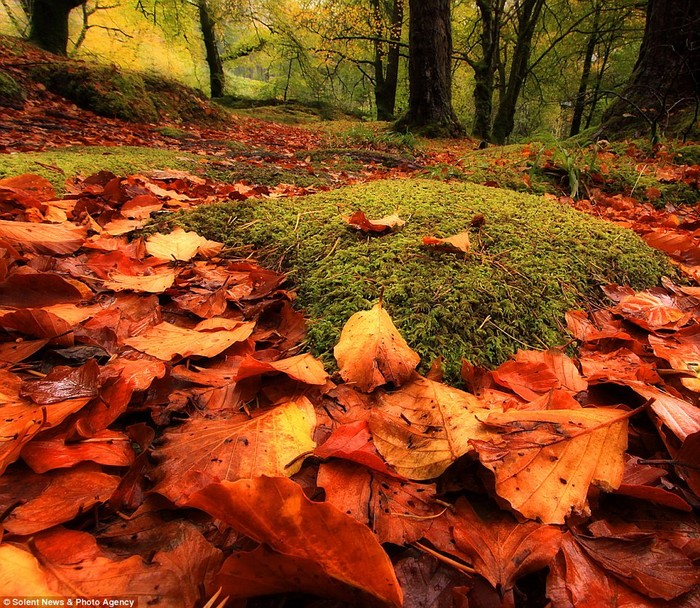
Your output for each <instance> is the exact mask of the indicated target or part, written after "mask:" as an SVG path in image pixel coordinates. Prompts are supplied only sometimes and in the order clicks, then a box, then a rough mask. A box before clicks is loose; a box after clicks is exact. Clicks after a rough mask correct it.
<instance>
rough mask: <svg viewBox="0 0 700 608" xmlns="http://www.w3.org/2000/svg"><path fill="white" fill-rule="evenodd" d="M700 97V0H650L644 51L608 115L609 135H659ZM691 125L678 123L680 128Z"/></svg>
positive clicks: (640, 51) (641, 51)
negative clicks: (662, 129) (661, 129)
mask: <svg viewBox="0 0 700 608" xmlns="http://www.w3.org/2000/svg"><path fill="white" fill-rule="evenodd" d="M699 102H700V2H698V0H648V4H647V18H646V26H645V29H644V38H643V39H642V46H641V48H640V49H639V57H638V59H637V63H636V65H635V67H634V71H633V72H632V77H631V79H630V82H629V84H628V85H627V86H626V87H625V89H624V91H623V92H622V94H621V95H620V96H619V97H618V98H617V99H616V100H615V102H613V103H612V104H611V105H610V107H609V108H608V109H607V110H606V111H605V113H604V115H603V123H604V124H603V128H602V130H601V131H602V133H605V135H606V136H607V137H614V136H616V135H622V136H626V135H630V134H631V133H633V131H635V130H636V131H637V132H639V133H641V132H645V133H651V137H652V139H655V138H656V136H657V135H658V132H657V131H658V128H659V127H662V128H663V127H664V126H666V124H667V123H668V122H672V121H673V118H674V115H677V113H678V111H679V110H683V109H685V108H687V107H695V106H696V104H698V103H699ZM685 126H687V125H678V128H679V130H681V129H683V128H684V127H685Z"/></svg>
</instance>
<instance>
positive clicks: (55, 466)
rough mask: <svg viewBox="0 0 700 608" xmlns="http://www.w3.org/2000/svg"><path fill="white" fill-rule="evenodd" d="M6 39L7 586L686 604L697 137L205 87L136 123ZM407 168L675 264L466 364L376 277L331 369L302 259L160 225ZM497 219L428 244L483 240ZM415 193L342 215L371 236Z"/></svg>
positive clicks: (407, 175)
mask: <svg viewBox="0 0 700 608" xmlns="http://www.w3.org/2000/svg"><path fill="white" fill-rule="evenodd" d="M17 48H18V47H17V46H16V44H15V45H14V46H13V45H5V46H0V76H2V75H3V74H5V75H10V76H11V78H12V80H13V81H14V82H15V83H16V84H17V85H18V87H19V89H21V95H17V94H15V96H14V97H13V98H12V99H9V96H8V94H5V103H8V104H9V105H6V106H5V107H3V108H2V113H1V114H0V328H1V329H0V413H1V414H2V416H0V419H2V421H1V422H0V473H1V475H0V535H1V536H0V539H1V541H2V542H0V596H6V597H29V596H31V597H42V596H43V597H66V598H75V597H81V596H82V597H87V598H100V599H101V598H105V597H114V598H122V599H123V598H128V597H129V596H133V595H138V596H139V597H140V598H141V599H142V600H143V601H144V602H147V603H149V604H150V603H154V604H156V605H159V606H178V607H179V606H182V607H189V606H202V605H204V604H205V603H206V602H207V600H208V599H209V598H212V597H213V596H214V595H215V594H216V593H217V591H218V590H219V589H221V590H222V594H221V595H220V596H219V597H218V599H217V600H214V601H212V602H211V603H210V604H209V605H210V606H215V605H218V603H219V602H220V601H221V600H222V598H223V597H225V596H229V597H232V598H234V599H233V600H230V601H229V605H233V606H249V607H256V606H265V607H267V606H281V605H293V606H340V605H348V604H349V605H354V606H370V605H384V606H400V605H403V606H407V607H417V606H436V607H437V606H439V607H441V608H448V607H452V606H455V607H457V606H461V607H465V606H483V607H491V606H494V607H496V606H546V605H552V606H554V607H555V608H558V607H560V606H562V607H563V606H577V607H579V606H596V607H606V606H651V607H655V608H656V607H661V606H679V607H681V606H682V607H685V606H688V607H690V606H697V605H698V602H700V569H699V568H698V566H699V565H700V519H699V518H698V508H700V467H698V462H700V409H698V408H699V406H700V203H699V202H698V189H699V188H700V145H699V144H698V143H680V142H666V143H665V144H664V145H660V146H655V147H651V146H648V145H647V144H646V143H645V142H639V141H637V142H624V143H619V142H597V143H595V144H583V143H582V144H576V143H572V142H564V143H560V142H555V141H541V142H529V143H526V144H517V145H511V146H505V147H487V148H486V149H483V150H481V149H479V145H478V144H479V142H476V141H472V140H469V139H465V140H461V141H457V142H455V141H424V140H418V139H416V138H414V137H412V136H410V135H398V134H393V133H391V132H390V131H389V130H388V129H387V125H386V124H379V123H363V122H360V121H350V120H342V121H323V120H321V119H320V117H316V115H315V114H314V113H313V112H312V111H310V110H309V111H308V112H307V110H305V109H303V108H300V107H298V106H297V107H294V108H293V109H290V111H289V112H288V114H289V116H287V117H284V118H285V119H284V121H282V119H280V118H279V117H280V115H281V114H284V112H285V109H284V108H282V109H280V108H276V109H264V108H263V109H256V110H255V114H256V116H258V118H253V117H251V116H250V115H248V114H249V113H246V112H243V113H238V114H236V113H228V112H227V111H225V110H222V109H217V108H213V107H212V106H209V105H208V104H207V103H206V102H204V101H201V100H200V101H196V100H195V101H192V100H189V101H188V104H189V107H190V110H189V111H190V112H192V113H194V114H195V115H196V114H197V111H196V108H199V111H200V112H201V113H202V116H203V120H200V121H199V122H197V121H194V120H188V119H187V120H186V119H183V118H182V117H179V118H172V117H171V118H163V120H161V121H159V122H158V123H157V124H155V123H141V122H133V121H128V122H127V121H125V120H122V119H119V118H106V117H104V116H100V115H98V114H95V113H93V112H91V111H89V110H86V109H83V108H80V107H78V105H76V104H75V103H73V102H71V101H69V100H68V99H66V98H65V97H64V96H61V95H58V94H56V93H53V92H51V91H50V90H49V89H48V88H47V86H46V85H43V84H38V83H37V82H36V80H35V76H33V75H32V73H31V70H32V69H33V67H34V66H36V65H37V64H38V63H42V62H45V60H46V59H45V57H43V55H42V54H41V53H38V52H37V51H32V50H30V49H29V48H28V47H22V49H21V52H19V51H17ZM2 82H3V81H2V79H1V78H0V85H2ZM2 94H3V92H2V90H0V96H2ZM172 95H173V96H180V95H183V93H182V91H180V90H177V91H175V92H173V93H172ZM198 104H199V105H198ZM183 105H184V103H183ZM193 108H194V109H193ZM300 114H305V115H304V116H301V117H300ZM262 116H268V117H273V116H274V117H275V118H276V120H275V122H271V121H268V120H261V119H260V118H259V117H262ZM295 123H296V124H295ZM413 178H425V179H430V180H434V181H436V182H439V183H441V184H442V183H447V184H453V183H463V182H467V183H473V184H477V185H480V186H486V187H488V188H492V189H494V191H495V190H499V191H500V192H501V194H502V193H503V191H515V192H518V193H530V194H534V195H538V196H540V197H541V200H543V201H548V202H549V203H556V204H558V205H561V206H566V207H572V208H574V209H576V210H578V211H582V212H584V213H586V214H588V215H593V216H595V217H597V218H601V219H604V220H606V221H609V222H612V223H615V224H617V225H619V226H622V227H625V228H629V229H631V230H633V231H634V232H635V233H637V234H638V235H639V236H641V238H642V239H643V240H644V241H645V242H646V243H647V244H648V245H649V246H651V247H653V248H655V249H657V250H660V251H662V252H663V253H664V254H666V255H667V256H668V258H669V260H670V261H671V263H672V264H673V265H674V267H675V268H676V270H677V275H676V277H675V280H671V279H670V278H668V277H665V278H664V279H662V281H661V282H660V283H659V284H658V285H657V286H655V287H652V288H650V289H648V290H645V291H642V292H635V291H634V290H633V289H631V288H629V287H628V286H624V285H603V284H601V285H600V289H601V290H602V291H603V292H604V294H605V295H606V296H607V297H608V298H609V300H608V303H609V306H608V307H607V308H601V309H599V310H586V311H584V310H572V311H570V312H569V313H567V314H566V316H565V318H563V319H561V320H560V321H561V325H562V326H566V328H567V330H568V333H569V335H570V344H568V345H563V346H568V347H569V348H570V347H571V346H572V344H573V345H575V347H576V348H575V354H574V355H573V356H571V355H572V352H571V350H568V351H567V350H565V349H564V348H561V349H550V350H541V351H540V350H534V349H524V350H520V351H519V352H518V353H517V354H516V355H515V356H514V357H512V358H511V359H509V360H508V361H505V362H504V363H502V364H501V365H498V366H496V367H494V368H493V369H485V368H483V367H479V366H478V365H474V364H473V363H471V362H468V361H465V362H464V363H463V365H462V368H461V373H460V376H461V377H460V382H459V385H458V386H459V388H457V387H455V386H451V385H448V384H447V383H445V382H443V380H444V378H443V373H442V370H441V365H440V360H436V361H425V362H424V364H427V365H428V367H429V368H430V372H428V373H426V374H425V375H419V374H418V373H416V372H415V371H414V370H415V368H416V367H417V365H418V363H419V357H418V355H417V354H416V353H415V352H413V350H412V348H411V346H412V345H411V344H410V343H406V342H405V341H404V339H403V338H402V337H401V336H400V335H399V333H398V332H397V330H396V328H395V327H394V325H393V323H392V320H391V318H390V317H389V315H388V314H387V312H386V310H384V308H382V306H381V304H378V305H375V306H373V307H372V308H371V309H369V310H366V311H364V312H361V313H358V314H356V315H353V316H352V317H351V318H350V319H349V320H348V322H347V325H346V327H345V329H344V331H343V334H342V335H341V337H340V341H339V343H338V345H337V347H336V348H335V349H334V356H335V359H336V361H337V368H336V369H337V371H335V370H334V369H330V368H328V367H327V366H326V368H324V365H323V364H321V363H320V362H319V360H318V359H316V358H314V357H313V356H312V355H311V354H309V353H308V352H307V350H306V345H305V335H306V329H305V319H304V314H303V312H304V311H300V310H298V309H297V308H295V306H294V302H295V300H296V294H295V284H294V275H293V274H292V275H291V276H290V277H289V278H287V277H285V276H284V275H282V274H280V273H278V272H276V270H275V269H269V268H264V267H261V266H260V265H258V263H257V262H256V261H255V259H254V257H251V256H250V255H248V252H246V255H245V256H242V255H241V252H240V251H237V250H231V249H226V248H225V247H224V246H223V245H222V243H217V242H213V241H211V240H207V239H206V238H203V237H202V236H199V235H196V234H194V233H192V232H186V231H183V230H182V229H176V230H174V231H173V232H171V233H169V234H160V233H153V232H152V231H151V232H149V231H148V230H147V231H146V232H143V229H144V228H148V226H149V225H151V223H152V221H153V220H154V219H156V220H161V221H162V219H163V218H164V217H169V215H168V214H169V213H170V212H174V211H183V210H184V211H188V210H193V209H202V208H206V207H208V206H212V205H213V204H215V203H220V202H227V203H230V204H232V205H235V204H236V203H237V202H243V201H258V200H260V201H265V200H271V199H279V198H285V199H286V198H287V197H301V198H294V199H291V198H290V204H294V205H298V206H299V209H300V211H299V214H300V216H301V214H302V213H309V212H313V209H308V208H307V207H305V203H304V201H306V200H308V201H314V200H318V199H314V198H309V199H307V198H305V197H307V196H309V195H314V194H317V193H319V192H325V191H333V190H338V189H341V188H346V187H348V186H351V185H358V184H363V183H366V182H372V183H378V182H380V180H389V179H392V180H407V179H413ZM528 200H531V199H528ZM532 200H534V199H532ZM312 204H313V203H312ZM482 220H483V218H482V219H480V218H479V217H478V216H477V215H475V216H474V217H473V218H472V223H471V225H470V226H466V227H465V232H463V233H461V234H455V235H453V237H456V238H445V239H442V240H440V239H433V241H430V240H428V241H426V240H425V239H424V241H423V243H424V244H425V246H428V247H431V246H438V247H439V248H440V249H439V251H440V255H445V256H453V257H454V256H461V257H459V258H458V259H457V262H459V263H464V264H467V263H471V261H470V260H471V258H469V257H468V256H469V255H471V252H472V251H475V250H476V248H477V246H478V243H480V239H482V238H483V234H482V231H481V227H482V224H481V222H482ZM402 221H403V220H402V219H401V218H382V220H376V219H370V220H368V219H367V218H361V217H359V218H357V217H356V218H354V220H352V221H351V222H350V223H351V224H352V225H353V226H354V228H357V229H358V230H360V231H361V234H362V235H363V236H362V238H364V239H367V240H369V239H373V238H378V237H376V236H374V235H382V234H384V235H386V234H393V233H394V231H397V230H400V227H401V226H400V224H401V222H402ZM409 221H410V220H409ZM293 229H295V228H294V227H293ZM329 245H332V243H331V244H329ZM572 246H573V245H572ZM334 251H335V246H333V247H332V248H331V249H330V253H329V254H328V255H331V254H332V253H333V252H334ZM253 255H254V254H253ZM482 258H483V256H482ZM450 259H453V258H450ZM489 263H494V264H501V262H499V261H498V260H496V261H493V260H490V261H489ZM368 308H369V307H368ZM486 323H488V319H484V324H486ZM502 329H503V330H504V331H506V332H507V331H508V328H502ZM516 339H517V336H516ZM567 353H568V354H567ZM329 355H330V353H329ZM308 498H310V499H312V500H308ZM245 598H255V599H252V600H246V599H245ZM319 598H323V599H319ZM144 605H145V604H144Z"/></svg>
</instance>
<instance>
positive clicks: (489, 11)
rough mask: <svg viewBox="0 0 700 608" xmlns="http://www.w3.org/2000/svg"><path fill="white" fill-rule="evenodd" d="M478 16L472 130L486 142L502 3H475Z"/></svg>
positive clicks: (484, 0)
mask: <svg viewBox="0 0 700 608" xmlns="http://www.w3.org/2000/svg"><path fill="white" fill-rule="evenodd" d="M476 4H477V7H478V8H479V13H480V15H481V36H480V39H479V41H480V44H481V59H480V60H478V61H469V64H470V65H471V67H472V69H473V70H474V129H473V131H472V133H473V135H475V136H476V137H480V138H481V139H483V140H485V141H489V140H490V139H491V117H492V114H493V84H494V80H495V75H496V70H497V68H498V58H499V57H498V56H499V51H500V40H501V25H502V23H501V21H502V15H503V7H504V4H505V0H477V2H476Z"/></svg>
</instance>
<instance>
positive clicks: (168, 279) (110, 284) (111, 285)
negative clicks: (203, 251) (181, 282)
mask: <svg viewBox="0 0 700 608" xmlns="http://www.w3.org/2000/svg"><path fill="white" fill-rule="evenodd" d="M176 276H177V271H176V270H175V269H172V268H162V269H158V270H153V271H152V274H143V275H132V274H123V273H121V272H114V273H112V274H110V275H109V280H108V281H105V282H104V286H105V287H106V288H107V289H112V290H114V291H124V290H125V289H130V290H132V291H142V292H145V293H162V292H164V291H165V290H166V289H168V288H169V287H172V285H173V283H174V282H175V277H176Z"/></svg>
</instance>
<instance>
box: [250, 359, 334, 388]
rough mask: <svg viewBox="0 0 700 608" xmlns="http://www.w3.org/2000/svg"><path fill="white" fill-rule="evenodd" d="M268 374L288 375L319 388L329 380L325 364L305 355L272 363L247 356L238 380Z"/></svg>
mask: <svg viewBox="0 0 700 608" xmlns="http://www.w3.org/2000/svg"><path fill="white" fill-rule="evenodd" d="M268 373H282V374H286V375H287V376H289V377H290V378H291V379H292V380H298V381H299V382H304V383H305V384H315V385H319V386H323V385H324V384H325V383H326V380H327V379H328V374H327V373H326V370H325V369H323V364H322V363H321V362H320V361H319V360H318V359H316V358H315V357H314V356H312V355H309V354H303V355H296V356H295V357H289V358H288V359H280V360H279V361H270V362H267V361H258V360H257V359H255V358H254V357H251V356H250V355H247V356H246V357H245V359H243V361H242V362H241V366H240V367H239V368H238V373H237V374H236V380H243V379H244V378H252V377H253V376H260V375H262V374H268Z"/></svg>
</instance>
